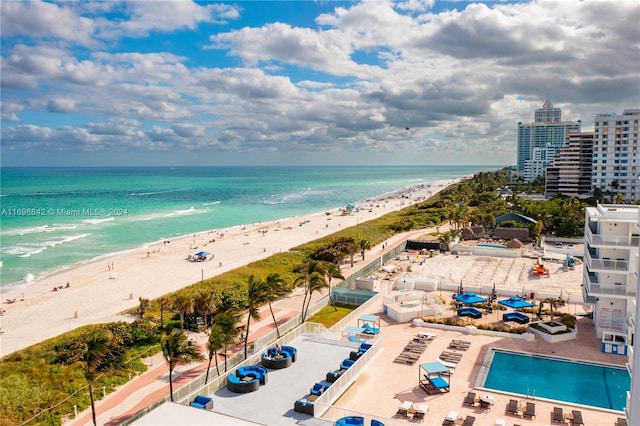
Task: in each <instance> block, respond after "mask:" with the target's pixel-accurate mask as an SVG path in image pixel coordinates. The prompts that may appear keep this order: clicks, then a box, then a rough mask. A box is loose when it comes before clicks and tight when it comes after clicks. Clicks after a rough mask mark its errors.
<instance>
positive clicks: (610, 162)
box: [591, 109, 640, 202]
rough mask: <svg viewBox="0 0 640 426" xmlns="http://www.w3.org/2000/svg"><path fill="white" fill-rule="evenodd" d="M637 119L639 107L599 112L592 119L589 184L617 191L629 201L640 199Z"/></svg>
mask: <svg viewBox="0 0 640 426" xmlns="http://www.w3.org/2000/svg"><path fill="white" fill-rule="evenodd" d="M639 120H640V109H625V110H624V111H623V112H622V114H620V115H618V114H598V115H596V116H595V120H594V136H593V171H592V180H591V184H592V186H593V187H594V188H600V189H601V190H602V191H603V192H605V193H606V192H610V193H611V194H612V195H613V196H614V197H615V195H618V194H620V195H622V196H624V197H625V198H626V200H627V201H628V202H631V201H634V200H637V199H638V198H640V181H639V180H638V179H639V178H640V174H639V173H640V163H638V161H640V156H638V121H639Z"/></svg>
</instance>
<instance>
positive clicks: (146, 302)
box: [138, 297, 151, 319]
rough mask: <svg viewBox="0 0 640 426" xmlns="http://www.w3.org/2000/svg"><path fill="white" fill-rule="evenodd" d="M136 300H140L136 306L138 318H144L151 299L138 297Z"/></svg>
mask: <svg viewBox="0 0 640 426" xmlns="http://www.w3.org/2000/svg"><path fill="white" fill-rule="evenodd" d="M138 301H139V302H140V306H138V315H140V319H142V318H144V314H145V313H146V312H147V309H149V306H151V300H149V299H145V298H144V297H139V298H138Z"/></svg>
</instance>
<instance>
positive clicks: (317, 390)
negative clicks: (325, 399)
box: [309, 383, 329, 396]
mask: <svg viewBox="0 0 640 426" xmlns="http://www.w3.org/2000/svg"><path fill="white" fill-rule="evenodd" d="M328 387H329V386H325V385H323V384H322V383H316V384H314V385H313V387H312V388H311V390H310V391H309V393H310V394H311V395H318V396H320V395H322V392H324V391H325V390H327V388H328Z"/></svg>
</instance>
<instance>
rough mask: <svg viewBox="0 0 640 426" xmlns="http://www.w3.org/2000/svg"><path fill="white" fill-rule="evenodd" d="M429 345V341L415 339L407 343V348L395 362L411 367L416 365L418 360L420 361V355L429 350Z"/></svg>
mask: <svg viewBox="0 0 640 426" xmlns="http://www.w3.org/2000/svg"><path fill="white" fill-rule="evenodd" d="M428 344H429V341H428V340H426V339H420V338H417V337H414V338H413V340H411V341H410V342H409V343H407V346H405V347H404V349H403V350H402V352H401V353H400V355H398V356H397V357H396V359H394V360H393V362H397V363H400V364H410V365H413V364H415V363H416V362H417V361H418V359H420V355H422V354H423V353H424V351H425V350H426V349H427V346H428Z"/></svg>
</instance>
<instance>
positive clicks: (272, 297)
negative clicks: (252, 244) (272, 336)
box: [265, 273, 290, 339]
mask: <svg viewBox="0 0 640 426" xmlns="http://www.w3.org/2000/svg"><path fill="white" fill-rule="evenodd" d="M265 284H266V286H267V289H266V290H267V294H266V296H265V299H266V301H267V302H268V303H269V312H271V318H273V325H274V326H275V327H276V333H277V335H278V339H279V338H280V329H279V328H278V321H276V316H275V314H274V313H273V307H272V306H271V302H275V301H276V300H279V299H280V298H281V297H282V296H285V295H287V294H288V293H289V291H290V289H289V286H288V285H287V283H286V282H285V281H284V280H283V279H282V278H281V277H280V275H279V274H275V273H274V274H269V275H267V280H266V281H265Z"/></svg>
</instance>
